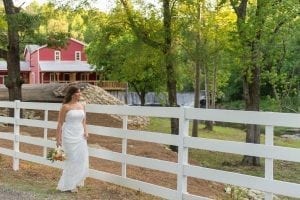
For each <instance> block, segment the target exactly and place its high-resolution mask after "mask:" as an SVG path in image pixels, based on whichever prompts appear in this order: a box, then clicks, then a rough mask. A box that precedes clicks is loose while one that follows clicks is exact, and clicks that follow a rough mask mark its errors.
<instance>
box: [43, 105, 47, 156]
mask: <svg viewBox="0 0 300 200" xmlns="http://www.w3.org/2000/svg"><path fill="white" fill-rule="evenodd" d="M44 121H45V122H47V121H48V109H46V110H45V112H44ZM44 140H45V142H46V141H47V140H48V128H44ZM43 156H44V158H46V157H47V146H44V149H43Z"/></svg>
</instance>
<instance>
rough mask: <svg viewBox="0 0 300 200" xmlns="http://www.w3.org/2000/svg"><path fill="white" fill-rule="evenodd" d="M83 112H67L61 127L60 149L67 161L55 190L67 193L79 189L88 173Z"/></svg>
mask: <svg viewBox="0 0 300 200" xmlns="http://www.w3.org/2000/svg"><path fill="white" fill-rule="evenodd" d="M84 117H85V112H84V110H69V111H68V112H67V113H66V117H65V122H64V124H63V127H62V148H63V150H64V151H65V153H66V157H67V159H66V160H65V161H64V163H63V172H62V176H61V177H60V180H59V182H58V186H57V189H58V190H60V191H68V190H73V189H76V187H81V186H83V184H84V180H85V178H86V177H87V176H88V171H89V156H88V146H87V141H86V139H85V138H84V127H83V124H82V120H83V119H84Z"/></svg>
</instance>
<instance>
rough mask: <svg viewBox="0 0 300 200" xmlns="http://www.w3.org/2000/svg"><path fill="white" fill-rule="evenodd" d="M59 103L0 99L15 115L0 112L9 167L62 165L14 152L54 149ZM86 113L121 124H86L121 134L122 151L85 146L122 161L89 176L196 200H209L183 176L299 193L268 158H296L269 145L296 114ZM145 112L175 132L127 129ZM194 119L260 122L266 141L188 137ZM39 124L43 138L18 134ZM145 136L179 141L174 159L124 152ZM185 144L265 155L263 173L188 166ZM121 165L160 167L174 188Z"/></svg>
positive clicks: (298, 120)
mask: <svg viewBox="0 0 300 200" xmlns="http://www.w3.org/2000/svg"><path fill="white" fill-rule="evenodd" d="M60 106H61V105H60V104H54V103H30V102H20V101H16V102H8V101H2V102H0V107H4V108H13V109H14V111H15V117H14V118H12V117H4V116H0V123H8V124H14V134H11V133H5V132H1V133H0V139H6V140H12V141H13V142H14V148H13V150H12V149H7V148H3V147H0V154H4V155H8V156H11V157H13V169H14V170H18V169H19V159H23V160H27V161H31V162H35V163H39V164H43V165H48V166H52V167H58V168H61V167H62V165H61V163H58V162H56V163H51V162H49V161H48V160H46V159H45V157H42V156H36V155H31V154H28V153H24V152H20V151H19V144H20V143H21V142H22V143H28V144H33V145H38V146H42V147H44V156H45V155H46V150H47V148H54V147H55V142H54V141H51V140H48V139H47V130H48V129H55V128H56V122H55V121H48V111H58V110H59V108H60ZM20 109H37V110H44V112H45V117H44V120H33V119H24V118H20ZM86 109H87V112H91V113H106V114H117V115H122V116H123V128H120V129H119V128H111V127H103V126H95V125H88V131H89V133H90V134H96V135H100V134H99V133H101V135H105V136H110V137H116V138H122V153H117V152H112V151H109V150H103V149H97V148H91V147H89V154H90V156H92V157H96V158H101V159H107V160H110V161H115V162H120V163H122V175H121V176H119V175H115V174H110V173H107V172H102V171H97V170H94V169H90V177H92V178H95V179H99V180H103V181H107V182H110V183H113V184H117V185H121V186H125V187H128V188H132V189H135V190H141V191H143V192H146V193H149V194H153V195H156V196H159V197H162V198H166V199H172V200H175V199H180V200H181V199H185V200H188V199H189V200H199V199H208V198H207V197H200V196H196V195H192V194H189V193H188V192H187V187H188V186H187V177H195V178H199V179H205V180H210V181H216V182H220V183H225V184H232V185H236V186H241V187H246V188H252V189H255V190H260V191H263V192H265V199H272V198H273V194H279V195H284V196H290V197H300V184H297V183H291V182H284V181H278V180H274V179H273V160H274V159H276V160H286V161H292V162H300V149H297V148H287V147H280V146H274V145H273V140H274V139H273V136H274V127H275V126H281V127H292V128H299V127H300V114H287V113H272V112H250V111H232V110H210V109H195V108H187V107H177V108H170V107H135V106H132V107H130V106H116V105H92V104H89V105H87V106H86ZM128 115H137V116H149V117H163V118H178V119H179V135H170V134H164V133H157V132H147V131H138V130H127V120H128V118H127V116H128ZM193 119H198V120H210V121H219V122H232V123H239V124H257V125H263V126H265V135H266V137H265V144H249V143H243V142H234V141H223V140H217V139H205V138H193V137H190V136H189V135H188V129H189V121H190V120H193ZM21 125H22V126H30V127H41V128H44V138H43V139H42V138H36V137H30V136H25V135H20V126H21ZM128 139H131V140H137V141H147V142H153V143H159V144H166V145H176V146H178V162H177V163H175V162H169V161H163V160H158V159H152V158H145V157H141V156H134V155H130V154H127V153H126V152H127V140H128ZM189 148H194V149H203V150H208V151H217V152H225V153H232V154H239V155H249V156H258V157H263V158H265V177H256V176H250V175H244V174H239V173H233V172H226V171H222V170H216V169H209V168H205V167H199V166H194V165H190V164H189V163H188V150H189ZM126 165H134V166H139V167H143V168H149V169H154V170H159V171H163V172H168V173H173V174H176V175H177V189H176V190H173V189H169V188H166V187H162V186H158V185H154V184H150V183H146V182H142V181H138V180H135V179H131V178H128V177H127V176H126Z"/></svg>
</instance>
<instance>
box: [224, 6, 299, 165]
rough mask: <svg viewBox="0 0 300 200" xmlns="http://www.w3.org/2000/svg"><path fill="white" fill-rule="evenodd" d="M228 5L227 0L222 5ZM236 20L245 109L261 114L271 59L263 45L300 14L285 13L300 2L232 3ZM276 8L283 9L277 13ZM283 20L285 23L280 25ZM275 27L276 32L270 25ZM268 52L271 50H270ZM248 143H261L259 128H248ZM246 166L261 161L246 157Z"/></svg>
mask: <svg viewBox="0 0 300 200" xmlns="http://www.w3.org/2000/svg"><path fill="white" fill-rule="evenodd" d="M224 2H226V0H224V1H222V2H221V3H224ZM229 2H230V5H231V6H232V8H233V10H234V12H235V14H236V16H237V21H236V26H237V32H238V39H239V40H238V41H239V45H240V46H239V49H240V51H238V54H239V56H240V60H239V61H240V64H241V65H242V68H241V69H242V78H243V94H244V99H245V109H246V110H252V111H258V110H259V105H260V96H261V93H260V89H261V72H262V71H263V69H264V67H265V64H266V63H265V62H264V61H265V60H268V58H270V55H271V54H268V53H267V51H264V47H266V46H264V44H265V42H266V41H268V38H273V37H275V36H276V35H277V34H278V31H275V30H276V28H278V29H281V28H282V27H283V26H284V25H285V24H286V22H287V21H289V20H293V19H294V18H295V17H296V16H297V15H296V14H297V13H299V11H296V12H294V11H295V9H293V10H290V11H289V12H291V11H293V14H292V15H288V16H289V17H288V18H289V19H288V20H287V21H286V15H285V14H286V13H285V12H283V10H286V9H287V10H288V9H289V8H290V5H292V7H293V8H297V7H298V8H299V1H294V0H291V1H276V0H273V1H263V0H257V1H248V0H230V1H229ZM274 8H280V9H279V10H278V9H274ZM280 19H285V20H284V21H281V20H280ZM270 24H272V25H273V26H274V27H275V29H273V28H270V27H269V26H268V25H270ZM269 48H272V47H271V46H269ZM246 142H248V143H260V127H259V126H258V125H247V135H246ZM243 163H244V164H247V165H259V164H260V160H259V158H258V157H253V156H244V158H243Z"/></svg>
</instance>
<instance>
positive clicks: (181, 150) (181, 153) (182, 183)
mask: <svg viewBox="0 0 300 200" xmlns="http://www.w3.org/2000/svg"><path fill="white" fill-rule="evenodd" d="M186 109H187V108H185V107H181V108H180V110H181V111H180V118H179V135H178V140H179V141H178V173H177V199H178V200H182V199H183V194H184V193H187V176H186V175H184V173H183V170H184V165H187V164H188V148H187V147H185V146H184V138H185V137H187V136H189V120H187V119H186V118H185V112H186Z"/></svg>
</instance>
